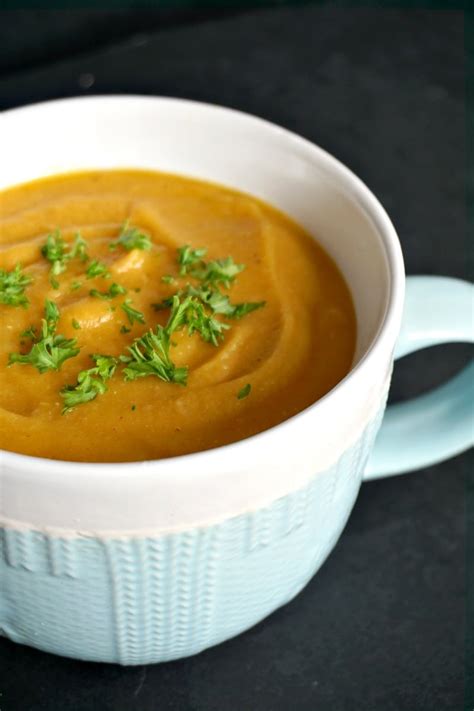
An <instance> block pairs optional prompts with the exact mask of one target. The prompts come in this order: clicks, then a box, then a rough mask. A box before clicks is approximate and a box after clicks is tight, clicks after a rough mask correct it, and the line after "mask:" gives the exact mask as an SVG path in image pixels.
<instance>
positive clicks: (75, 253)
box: [69, 232, 90, 262]
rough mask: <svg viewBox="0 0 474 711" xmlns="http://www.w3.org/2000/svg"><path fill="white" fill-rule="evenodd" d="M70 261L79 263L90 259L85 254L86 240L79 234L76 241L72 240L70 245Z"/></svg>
mask: <svg viewBox="0 0 474 711" xmlns="http://www.w3.org/2000/svg"><path fill="white" fill-rule="evenodd" d="M69 258H70V259H80V260H81V262H87V261H88V260H89V259H90V257H89V255H88V254H87V242H86V240H85V239H84V238H83V237H82V235H81V234H80V232H78V233H77V234H76V239H75V240H74V244H73V245H72V250H71V252H70V255H69Z"/></svg>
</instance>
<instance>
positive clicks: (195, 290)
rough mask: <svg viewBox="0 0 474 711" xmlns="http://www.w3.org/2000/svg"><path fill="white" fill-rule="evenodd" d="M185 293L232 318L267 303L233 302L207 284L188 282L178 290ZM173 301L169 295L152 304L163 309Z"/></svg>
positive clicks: (238, 317)
mask: <svg viewBox="0 0 474 711" xmlns="http://www.w3.org/2000/svg"><path fill="white" fill-rule="evenodd" d="M183 294H184V295H187V296H194V297H196V298H197V299H199V300H200V301H202V303H203V304H204V305H205V306H206V307H208V308H209V309H210V310H211V311H212V313H214V314H222V316H225V317H226V318H230V319H240V318H242V317H243V316H246V315H247V314H249V313H251V312H252V311H255V310H256V309H260V308H262V306H265V303H266V302H265V301H243V302H241V303H239V304H232V303H231V301H230V299H229V297H228V296H226V295H225V294H222V292H220V291H219V289H211V288H209V287H206V286H198V287H195V286H192V285H191V284H188V285H187V287H186V289H182V290H181V291H178V296H182V295H183ZM172 303H173V297H172V296H169V297H168V298H166V299H163V301H160V302H159V303H157V304H152V306H153V308H154V309H155V311H161V310H163V309H168V308H171V305H172Z"/></svg>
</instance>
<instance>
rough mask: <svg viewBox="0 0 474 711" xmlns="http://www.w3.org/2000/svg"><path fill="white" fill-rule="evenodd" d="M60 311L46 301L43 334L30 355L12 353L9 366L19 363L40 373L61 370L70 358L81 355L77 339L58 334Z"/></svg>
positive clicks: (36, 341)
mask: <svg viewBox="0 0 474 711" xmlns="http://www.w3.org/2000/svg"><path fill="white" fill-rule="evenodd" d="M58 321H59V310H58V307H57V306H56V304H55V303H54V302H53V301H49V299H46V300H45V317H44V319H42V327H41V333H40V335H39V336H38V337H37V338H36V340H35V342H34V343H33V345H32V347H31V350H30V352H29V353H26V354H21V353H10V355H9V358H8V365H13V364H14V363H19V364H21V365H32V366H34V367H35V368H37V369H38V371H39V372H40V373H45V372H46V371H47V370H59V369H60V368H61V366H62V364H63V363H64V361H65V360H68V358H74V356H76V355H77V354H78V353H79V348H77V342H76V339H75V338H65V337H64V336H61V335H57V334H56V327H57V323H58Z"/></svg>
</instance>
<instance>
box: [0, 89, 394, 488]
mask: <svg viewBox="0 0 474 711" xmlns="http://www.w3.org/2000/svg"><path fill="white" fill-rule="evenodd" d="M117 101H121V102H137V101H138V102H147V103H148V102H153V103H155V104H158V103H161V104H175V105H177V106H182V107H183V108H184V109H186V108H188V109H189V108H190V109H193V108H194V109H198V110H199V109H207V110H210V111H213V112H216V113H220V114H221V115H222V116H228V117H229V118H232V117H234V118H237V119H240V120H245V121H247V122H248V123H249V124H250V123H254V124H255V125H256V126H260V127H262V128H263V129H264V130H266V131H268V132H273V134H274V135H275V136H277V137H278V135H279V136H280V137H281V138H282V139H283V140H286V141H290V142H292V143H293V144H294V146H295V148H296V147H299V148H301V149H302V150H303V151H306V152H310V153H312V154H313V155H317V156H318V162H319V163H320V164H324V166H325V167H326V168H328V169H329V171H330V172H331V175H332V176H334V177H335V178H336V179H337V180H338V181H339V182H344V184H345V185H347V186H349V187H350V193H351V195H352V197H354V198H355V199H356V203H357V206H358V207H359V208H360V209H363V210H364V211H365V212H366V213H367V215H368V216H369V217H370V219H371V221H372V222H373V223H374V225H375V228H376V231H377V235H378V238H379V240H380V241H381V244H382V246H383V251H384V254H385V257H386V260H387V266H388V278H389V284H388V289H387V292H388V299H387V304H386V308H385V311H384V314H383V316H382V317H381V319H380V323H379V326H378V329H377V332H376V334H375V336H374V337H373V338H372V341H371V343H370V345H369V347H368V348H367V349H366V350H365V352H364V354H363V355H362V357H361V358H360V359H359V360H358V362H357V363H356V364H355V365H354V366H352V367H351V369H350V370H349V372H348V373H347V374H346V375H345V376H344V378H342V379H341V380H340V381H339V382H338V383H337V384H336V385H335V386H334V387H333V388H331V390H330V391H329V392H328V393H326V394H325V395H323V396H322V397H321V398H319V399H318V400H316V401H315V402H313V403H311V404H310V405H308V406H307V407H305V408H304V409H303V410H300V411H299V412H297V413H295V414H294V415H292V416H291V417H289V418H287V419H285V420H283V421H282V422H279V423H278V424H276V425H273V426H272V427H269V428H267V429H265V430H263V431H261V432H257V433H256V434H254V435H251V436H249V437H246V438H244V439H241V440H237V441H235V442H230V443H228V444H224V445H220V446H218V447H213V448H211V449H206V450H200V451H197V452H190V453H187V454H180V455H176V456H173V457H166V458H161V459H147V460H133V461H126V462H78V461H74V460H67V459H50V458H47V457H37V456H33V455H29V454H21V453H19V452H12V451H10V450H5V449H0V453H1V457H2V460H3V462H2V463H3V465H9V466H10V467H11V468H12V469H22V470H25V469H35V471H40V472H41V471H42V472H46V473H48V474H54V473H57V472H58V471H59V470H60V471H61V475H62V476H64V475H68V474H73V475H74V476H81V475H84V476H89V475H90V474H91V473H93V475H94V476H97V475H99V476H100V475H103V476H105V477H109V476H112V475H116V474H118V473H119V471H120V473H121V474H123V473H124V470H127V469H130V470H132V469H134V468H136V467H139V468H140V469H142V470H143V469H153V473H154V475H157V474H158V472H159V471H160V470H163V469H165V468H167V467H169V466H170V465H173V464H176V463H181V462H186V463H192V461H194V460H199V463H200V464H201V465H202V464H203V463H204V464H205V463H206V460H214V459H216V457H217V458H219V457H221V456H227V455H229V456H231V457H232V456H233V455H234V454H237V450H239V451H238V454H241V450H243V449H244V448H245V447H246V445H251V444H253V443H254V442H259V444H260V445H261V446H265V443H266V442H267V440H268V439H269V437H271V436H272V435H273V434H274V433H280V432H282V431H283V429H287V428H288V427H290V426H291V425H293V423H295V422H296V421H297V420H298V419H301V418H303V417H305V416H307V415H308V414H309V413H311V412H313V411H314V410H316V409H319V410H320V409H321V408H323V407H324V406H325V404H326V403H327V402H328V401H329V400H331V399H333V398H334V396H335V394H336V393H338V394H339V393H341V392H342V391H344V390H347V389H348V386H349V384H351V383H352V382H353V381H354V380H355V379H356V378H360V377H361V375H362V373H363V372H365V371H367V370H368V369H370V366H371V364H372V362H373V361H374V360H375V358H376V355H377V352H378V351H379V349H380V348H383V345H384V344H385V343H386V342H387V341H389V340H390V339H391V338H392V339H393V341H394V342H395V336H394V329H395V331H396V334H398V329H399V326H400V320H401V313H402V309H403V300H404V288H405V270H404V262H403V255H402V250H401V246H400V242H399V239H398V235H397V232H396V230H395V227H394V226H393V223H392V221H391V220H390V217H389V216H388V214H387V212H386V210H385V208H384V207H383V206H382V204H381V203H380V201H379V200H378V198H377V197H376V196H375V195H374V193H373V192H372V191H371V190H370V188H369V187H368V186H367V185H366V184H365V183H364V182H363V181H362V180H361V179H360V178H359V177H358V176H357V175H356V174H355V173H354V172H353V171H352V170H351V169H350V168H348V167H347V166H346V165H345V164H344V163H342V162H341V161H340V160H339V159H338V158H336V157H335V156H334V155H332V154H331V153H329V152H328V151H326V150H325V149H324V148H321V147H320V146H319V145H317V144H316V143H313V142H312V141H310V140H309V139H306V138H304V137H303V136H300V135H299V134H297V133H295V132H293V131H290V130H289V129H286V128H284V127H282V126H279V125H278V124H275V123H273V122H272V121H268V120H266V119H263V118H260V117H259V116H256V115H254V114H251V113H248V112H245V111H240V110H238V109H233V108H228V107H226V106H222V105H220V104H213V103H210V102H204V101H196V100H192V99H183V98H178V97H172V96H161V95H160V96H147V95H139V94H96V95H93V96H74V97H68V98H62V99H53V100H48V101H41V102H35V103H32V104H26V105H24V106H19V107H15V108H12V109H8V110H7V111H4V113H3V115H4V116H11V115H12V114H16V115H17V114H20V113H23V114H24V113H27V112H34V111H35V110H38V109H40V110H41V109H42V108H47V107H51V106H53V107H54V106H61V105H64V104H71V103H77V102H80V103H81V104H83V103H96V104H99V103H103V102H104V103H111V102H117ZM90 169H91V170H93V168H92V167H91V168H90ZM71 172H73V171H71ZM26 182H29V181H26ZM20 184H21V183H20ZM13 185H15V183H14V184H13ZM13 185H12V186H6V187H4V188H2V190H4V189H8V188H9V187H13ZM196 475H197V476H199V473H198V472H196Z"/></svg>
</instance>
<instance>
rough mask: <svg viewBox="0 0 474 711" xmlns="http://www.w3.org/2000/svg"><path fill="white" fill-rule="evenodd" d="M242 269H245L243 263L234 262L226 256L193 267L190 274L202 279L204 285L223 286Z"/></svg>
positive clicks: (227, 285)
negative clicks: (198, 266) (197, 267)
mask: <svg viewBox="0 0 474 711" xmlns="http://www.w3.org/2000/svg"><path fill="white" fill-rule="evenodd" d="M243 269H245V266H244V265H243V264H236V263H235V262H234V260H233V259H232V257H226V258H225V259H215V260H214V261H212V262H207V263H205V264H204V265H203V266H202V267H201V268H199V269H193V271H192V272H191V276H193V277H194V278H195V279H199V280H200V281H202V282H203V284H204V285H207V284H213V285H215V286H217V285H218V284H223V285H224V286H225V287H229V286H230V285H231V283H232V282H233V281H234V279H235V277H236V276H237V274H238V273H239V272H241V271H242V270H243Z"/></svg>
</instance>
